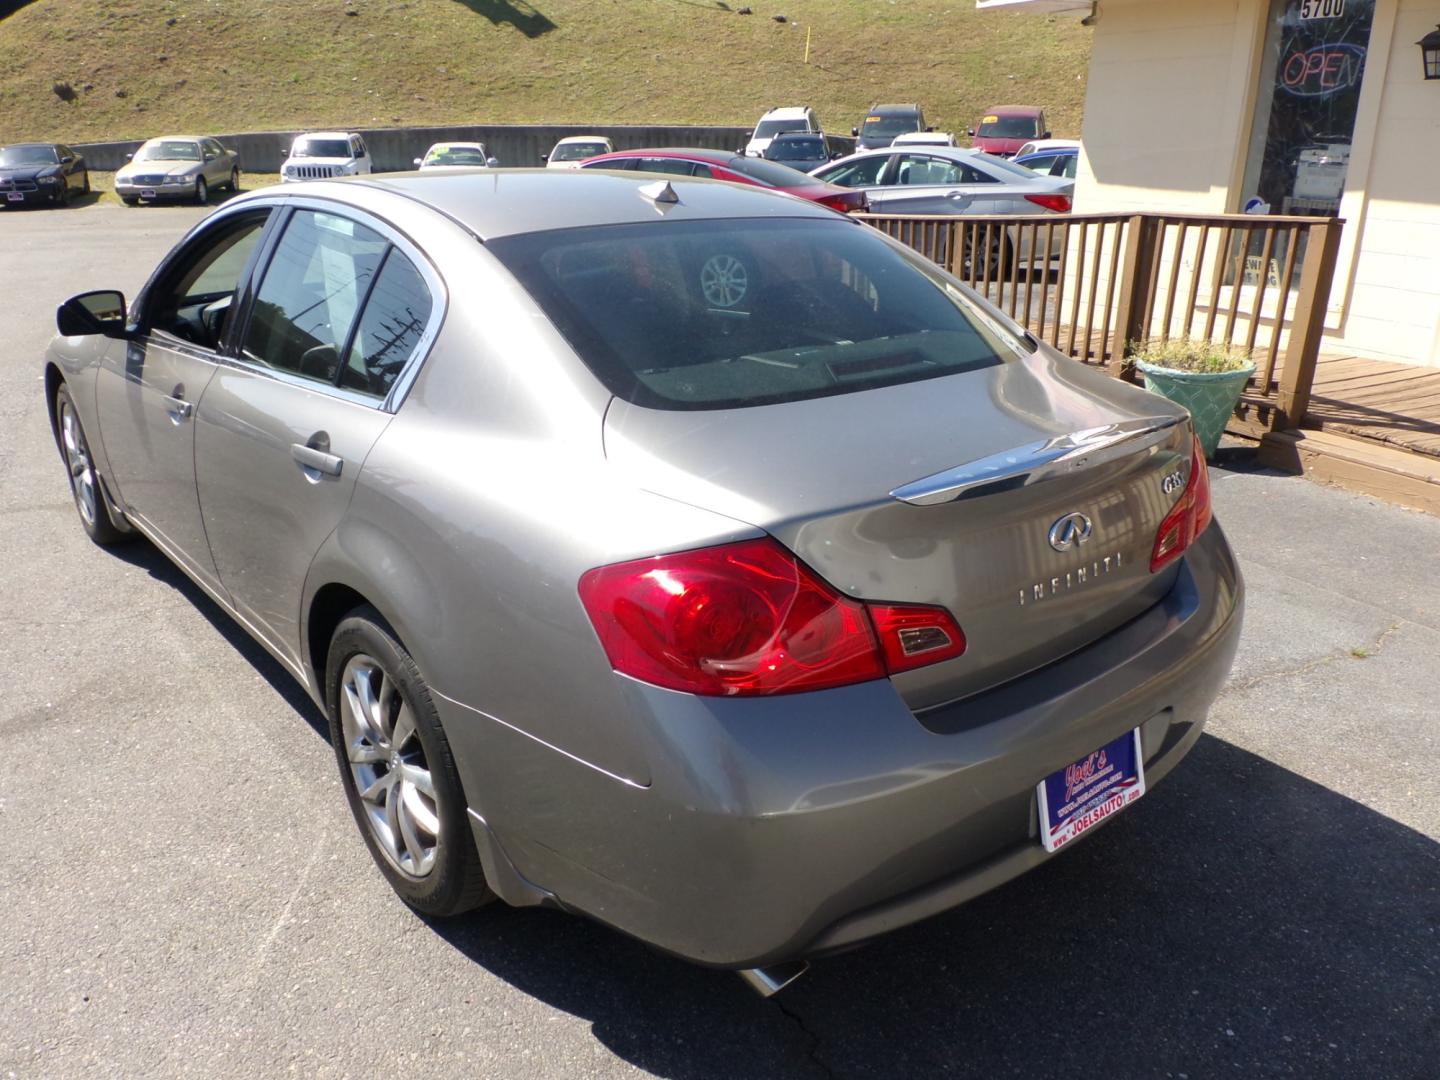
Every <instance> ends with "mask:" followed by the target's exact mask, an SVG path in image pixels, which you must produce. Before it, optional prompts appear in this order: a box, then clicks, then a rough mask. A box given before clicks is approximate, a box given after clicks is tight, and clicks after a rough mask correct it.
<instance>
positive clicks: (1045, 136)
mask: <svg viewBox="0 0 1440 1080" xmlns="http://www.w3.org/2000/svg"><path fill="white" fill-rule="evenodd" d="M1040 138H1042V139H1049V138H1052V136H1051V134H1050V132H1048V131H1047V132H1045V134H1044V135H1041V136H1040Z"/></svg>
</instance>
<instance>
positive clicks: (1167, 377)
mask: <svg viewBox="0 0 1440 1080" xmlns="http://www.w3.org/2000/svg"><path fill="white" fill-rule="evenodd" d="M1135 366H1136V367H1137V368H1139V369H1140V372H1141V374H1143V375H1144V376H1145V389H1146V390H1151V391H1153V392H1154V393H1157V394H1160V395H1161V396H1163V397H1167V398H1169V399H1170V400H1171V401H1173V402H1175V404H1177V405H1184V406H1185V408H1187V409H1189V410H1190V416H1191V418H1192V420H1193V421H1194V424H1195V434H1196V435H1198V436H1199V437H1200V446H1201V448H1202V449H1204V451H1205V456H1206V457H1207V458H1210V457H1214V456H1215V448H1216V447H1217V446H1219V445H1220V436H1221V435H1222V434H1224V432H1225V424H1226V422H1227V421H1228V420H1229V419H1230V414H1231V413H1233V412H1234V411H1235V404H1236V402H1238V401H1239V400H1240V393H1241V391H1243V390H1244V389H1245V383H1246V382H1248V381H1249V379H1250V376H1251V375H1253V374H1255V365H1254V364H1249V365H1247V366H1245V367H1243V368H1240V369H1239V370H1238V371H1215V372H1211V371H1206V372H1200V371H1179V370H1177V369H1175V368H1168V367H1161V366H1160V365H1158V364H1151V363H1147V362H1146V361H1144V360H1137V361H1136V362H1135Z"/></svg>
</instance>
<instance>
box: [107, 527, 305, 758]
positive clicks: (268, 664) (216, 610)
mask: <svg viewBox="0 0 1440 1080" xmlns="http://www.w3.org/2000/svg"><path fill="white" fill-rule="evenodd" d="M108 550H109V551H110V553H111V554H113V555H114V556H115V557H116V558H118V559H121V560H123V561H124V562H127V563H129V564H130V565H131V566H133V567H135V568H136V569H139V570H144V571H145V572H146V573H147V574H149V575H150V576H151V577H153V578H154V579H155V580H156V581H160V582H164V583H165V584H166V585H169V586H170V587H171V588H173V589H175V590H176V591H177V592H179V593H180V594H181V595H183V596H184V597H185V599H186V600H188V601H189V602H190V603H191V605H193V606H194V608H195V610H196V611H198V612H199V613H200V614H201V615H203V616H205V619H206V621H207V622H209V623H210V625H211V626H213V627H214V628H215V631H216V633H218V634H219V635H220V636H221V637H223V638H224V639H225V641H226V642H227V643H228V644H229V645H230V646H231V648H233V649H234V650H235V651H236V652H238V653H239V654H240V655H241V657H243V658H244V660H245V662H246V663H248V664H250V666H251V667H253V668H254V669H255V670H256V671H257V672H258V673H259V674H260V676H261V677H262V678H263V679H264V680H265V681H266V682H268V683H269V684H270V686H271V687H272V688H273V689H274V691H275V693H277V694H278V695H280V697H281V698H282V699H283V700H284V701H285V704H287V705H289V706H290V707H291V708H292V709H294V710H295V712H297V713H298V714H299V715H300V717H301V719H303V720H304V721H305V722H306V723H307V724H309V725H310V727H311V728H313V729H314V731H315V734H317V735H319V736H320V737H321V738H322V739H324V740H325V741H326V742H329V741H330V723H329V721H328V720H327V719H326V718H325V714H324V713H322V712H321V711H320V709H319V708H318V707H317V706H316V705H315V703H314V702H313V701H311V700H310V695H308V694H307V693H305V691H304V690H303V689H302V688H301V686H300V684H299V683H298V682H296V681H295V676H293V675H291V674H290V672H289V671H287V670H286V669H285V667H284V666H283V665H281V663H280V662H279V661H278V660H276V659H275V658H274V657H273V656H271V655H270V654H269V653H268V652H266V651H265V649H264V647H263V646H262V645H260V644H259V642H257V641H256V640H255V639H254V638H252V637H251V636H250V635H249V634H248V633H247V632H246V631H245V630H244V628H242V627H241V626H240V624H239V623H237V622H236V621H235V620H234V619H232V618H231V617H230V616H229V614H227V613H226V612H225V610H224V609H223V608H221V607H220V605H219V604H217V603H215V601H214V600H211V599H210V597H209V596H207V595H206V594H205V592H204V590H203V589H201V588H200V586H198V585H196V584H195V583H194V582H193V581H191V580H190V579H189V578H188V577H186V576H185V573H184V571H182V570H181V569H180V568H179V567H178V566H176V565H175V564H174V563H173V562H171V561H170V559H169V558H167V557H166V556H165V554H164V553H163V552H161V551H160V549H159V548H157V547H156V546H155V545H154V544H152V543H150V541H148V540H146V539H145V538H144V537H137V538H136V539H135V540H134V542H132V543H128V544H116V545H115V546H114V547H111V548H109V549H108Z"/></svg>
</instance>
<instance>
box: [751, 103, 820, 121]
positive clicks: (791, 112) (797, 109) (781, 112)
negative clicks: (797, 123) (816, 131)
mask: <svg viewBox="0 0 1440 1080" xmlns="http://www.w3.org/2000/svg"><path fill="white" fill-rule="evenodd" d="M809 111H810V106H809V105H782V106H780V108H778V109H771V110H770V111H769V112H767V113H766V114H765V115H764V116H762V117H760V119H761V120H768V119H770V118H771V117H779V118H780V119H782V120H783V119H785V118H786V117H789V116H804V115H805V114H806V113H807V112H809Z"/></svg>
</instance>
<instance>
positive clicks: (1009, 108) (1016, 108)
mask: <svg viewBox="0 0 1440 1080" xmlns="http://www.w3.org/2000/svg"><path fill="white" fill-rule="evenodd" d="M1044 111H1045V110H1044V109H1042V108H1041V107H1040V106H1039V105H991V106H990V108H988V109H986V110H985V112H986V114H987V115H990V116H1039V115H1040V114H1041V113H1043V112H1044Z"/></svg>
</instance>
